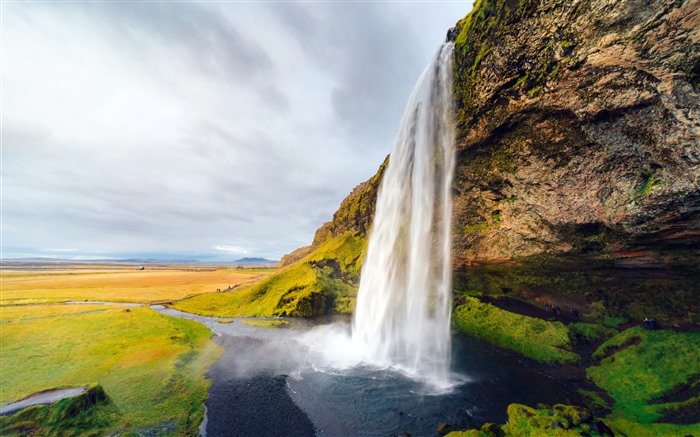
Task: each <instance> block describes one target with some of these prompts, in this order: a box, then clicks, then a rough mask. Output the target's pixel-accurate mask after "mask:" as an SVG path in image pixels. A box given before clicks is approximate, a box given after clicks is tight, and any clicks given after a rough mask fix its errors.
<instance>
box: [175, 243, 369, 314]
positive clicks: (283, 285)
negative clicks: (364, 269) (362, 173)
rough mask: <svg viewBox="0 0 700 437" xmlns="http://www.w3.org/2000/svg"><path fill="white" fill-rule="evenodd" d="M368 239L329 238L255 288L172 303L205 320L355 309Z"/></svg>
mask: <svg viewBox="0 0 700 437" xmlns="http://www.w3.org/2000/svg"><path fill="white" fill-rule="evenodd" d="M365 246H366V239H365V237H364V236H363V235H356V234H353V233H352V232H346V233H344V234H343V235H340V236H337V237H331V238H329V239H327V240H326V241H324V242H323V243H322V244H320V245H319V246H318V247H315V248H314V249H313V250H312V252H311V253H310V254H309V255H307V256H306V257H304V258H302V259H301V260H299V261H297V262H295V263H293V264H292V265H289V266H287V267H285V268H283V269H281V270H280V271H279V272H277V273H275V274H274V275H272V276H270V277H269V278H266V279H264V280H262V281H260V282H257V283H255V284H253V285H249V286H244V287H240V288H239V289H236V290H234V291H231V292H226V293H212V294H205V295H200V296H196V297H193V298H191V299H187V300H183V301H180V302H176V303H174V304H173V305H172V306H173V308H175V309H178V310H182V311H187V312H191V313H196V314H202V315H207V316H222V317H251V316H258V317H269V316H301V317H309V316H318V315H323V314H330V313H348V312H351V311H352V309H353V308H354V302H355V295H356V294H357V286H358V284H359V275H360V267H361V264H362V258H363V256H364V251H365Z"/></svg>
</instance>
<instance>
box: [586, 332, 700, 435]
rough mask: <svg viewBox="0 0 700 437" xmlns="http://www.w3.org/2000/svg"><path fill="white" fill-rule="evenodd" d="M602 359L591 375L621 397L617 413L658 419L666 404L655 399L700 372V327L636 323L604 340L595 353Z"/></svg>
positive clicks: (617, 398) (639, 419) (644, 419)
mask: <svg viewBox="0 0 700 437" xmlns="http://www.w3.org/2000/svg"><path fill="white" fill-rule="evenodd" d="M611 351H614V353H613V354H612V355H611V356H607V357H606V358H604V359H602V361H601V362H600V365H598V366H592V367H589V368H588V369H587V375H588V377H589V378H590V379H591V380H592V381H593V382H595V383H596V384H597V385H598V386H599V387H601V388H603V389H605V390H606V391H607V392H608V393H609V394H610V396H611V397H612V398H613V399H615V401H616V403H615V406H614V409H613V417H614V418H623V419H625V420H630V421H634V422H639V423H642V424H649V423H652V422H655V421H657V420H658V419H659V418H660V417H661V414H662V411H663V410H664V409H665V408H666V407H667V405H664V404H649V403H648V402H649V401H650V400H651V399H654V398H658V397H660V396H662V395H663V394H664V393H666V392H668V391H670V390H672V389H673V388H674V387H676V386H677V385H679V384H683V383H685V382H687V381H688V380H690V379H691V378H692V377H694V376H696V375H698V374H700V360H698V359H697V357H698V356H700V333H697V332H674V331H669V330H658V331H652V330H646V329H643V328H641V327H635V328H630V329H628V330H626V331H624V332H622V333H620V334H618V335H616V336H615V337H613V338H611V339H610V340H608V341H606V342H605V343H603V344H602V345H601V346H600V347H599V348H598V350H596V352H595V353H594V354H593V357H594V358H596V359H600V358H602V357H604V356H606V355H608V354H610V352H611Z"/></svg>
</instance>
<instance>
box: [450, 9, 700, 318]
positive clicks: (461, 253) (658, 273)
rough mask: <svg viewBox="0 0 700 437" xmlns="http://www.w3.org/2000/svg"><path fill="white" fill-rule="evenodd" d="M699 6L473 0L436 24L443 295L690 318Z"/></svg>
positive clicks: (699, 148) (699, 173) (696, 201)
mask: <svg viewBox="0 0 700 437" xmlns="http://www.w3.org/2000/svg"><path fill="white" fill-rule="evenodd" d="M699 10H700V2H698V1H696V0H688V1H675V2H671V1H666V2H664V1H651V2H641V1H634V0H628V1H621V2H614V3H610V2H606V1H585V2H584V1H559V0H547V1H537V0H518V1H515V0H483V1H480V2H477V4H476V5H475V7H474V10H473V12H472V13H470V14H469V15H468V16H467V17H465V18H464V19H463V20H461V21H459V22H458V23H457V26H456V27H455V28H454V29H452V30H451V31H450V32H449V34H448V37H449V38H451V39H453V40H454V42H455V46H456V47H455V55H454V56H455V57H454V60H455V63H454V78H455V80H454V97H455V103H456V108H457V138H458V140H457V148H458V165H457V169H456V173H455V181H454V194H455V196H454V233H453V235H454V236H453V238H454V242H453V255H454V259H455V260H456V261H455V263H456V269H457V273H458V274H457V275H456V286H457V288H458V289H459V291H462V292H471V291H475V290H478V291H480V292H487V293H488V292H491V293H494V292H495V293H504V292H511V293H512V295H517V296H518V297H524V298H527V299H531V300H538V299H539V300H557V299H561V300H562V303H567V304H572V305H577V306H580V307H583V309H584V310H585V311H598V312H609V313H613V314H614V313H619V312H623V313H625V315H626V316H628V317H632V318H638V317H641V316H642V315H643V314H645V313H646V315H652V316H657V317H662V318H664V320H666V321H669V322H672V321H673V322H689V321H692V320H693V319H694V318H695V317H696V314H697V313H698V300H697V299H696V296H697V293H698V291H700V289H699V285H698V284H700V280H699V279H700V275H699V274H698V272H700V269H699V268H698V259H700V258H699V257H698V248H700V129H699V128H698V123H699V122H700V104H699V103H700V95H699V94H698V86H699V82H698V79H699V77H700V76H699V74H700V55H698V53H700V12H698V11H699ZM613 278H618V279H619V280H614V279H613ZM660 294H661V295H664V296H665V297H668V299H658V297H659V295H660ZM652 296H653V297H652ZM592 304H593V307H591V306H590V305H592Z"/></svg>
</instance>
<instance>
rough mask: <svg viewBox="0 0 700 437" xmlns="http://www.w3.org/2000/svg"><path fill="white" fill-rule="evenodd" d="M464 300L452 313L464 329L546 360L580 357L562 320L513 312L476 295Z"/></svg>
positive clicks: (529, 355)
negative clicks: (486, 301) (546, 319)
mask: <svg viewBox="0 0 700 437" xmlns="http://www.w3.org/2000/svg"><path fill="white" fill-rule="evenodd" d="M465 300H466V302H467V303H466V304H464V305H460V306H459V307H457V308H455V310H454V313H453V320H454V323H455V324H456V325H457V327H458V328H459V329H461V330H462V331H463V332H464V333H466V334H468V335H471V336H474V337H477V338H480V339H482V340H485V341H487V342H489V343H492V344H494V345H496V346H498V347H502V348H505V349H510V350H514V351H516V352H518V353H521V354H523V355H525V356H526V357H529V358H532V359H535V360H537V361H540V362H544V363H571V362H575V361H578V360H579V358H580V357H579V356H578V355H576V354H575V353H573V352H571V349H572V344H571V340H570V339H569V332H568V330H567V328H566V326H564V325H563V324H562V323H561V322H548V321H545V320H541V319H536V318H532V317H527V316H522V315H519V314H514V313H511V312H508V311H504V310H501V309H499V308H497V307H495V306H493V305H490V304H487V303H482V302H479V300H478V299H476V298H473V297H466V298H465Z"/></svg>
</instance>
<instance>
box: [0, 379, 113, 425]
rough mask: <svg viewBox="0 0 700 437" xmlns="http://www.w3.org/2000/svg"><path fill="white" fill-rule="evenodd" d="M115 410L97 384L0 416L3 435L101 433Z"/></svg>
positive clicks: (108, 423)
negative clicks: (69, 394)
mask: <svg viewBox="0 0 700 437" xmlns="http://www.w3.org/2000/svg"><path fill="white" fill-rule="evenodd" d="M116 414H118V412H117V411H116V410H115V408H114V406H113V405H111V403H110V400H109V397H108V396H107V394H106V393H105V391H104V389H103V388H102V387H101V386H100V385H98V384H91V385H90V386H89V387H88V388H87V390H86V391H85V392H84V393H82V394H80V395H78V396H75V397H71V398H68V399H62V400H60V401H58V402H56V403H53V404H51V405H37V406H33V407H29V408H25V409H23V410H22V411H19V412H17V413H15V414H13V415H11V416H1V417H0V433H2V434H3V435H13V434H17V435H103V434H104V433H105V431H106V430H107V429H108V427H109V425H110V422H111V420H110V416H113V415H116Z"/></svg>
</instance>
